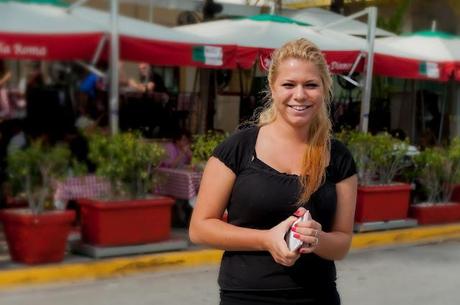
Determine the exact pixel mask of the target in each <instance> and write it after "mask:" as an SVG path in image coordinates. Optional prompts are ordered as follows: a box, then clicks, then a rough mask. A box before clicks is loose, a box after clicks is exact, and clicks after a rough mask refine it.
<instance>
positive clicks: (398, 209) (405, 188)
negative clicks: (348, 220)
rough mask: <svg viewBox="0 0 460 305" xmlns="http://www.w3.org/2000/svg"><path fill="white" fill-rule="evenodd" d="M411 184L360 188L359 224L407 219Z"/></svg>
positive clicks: (358, 204) (357, 211) (357, 212)
mask: <svg viewBox="0 0 460 305" xmlns="http://www.w3.org/2000/svg"><path fill="white" fill-rule="evenodd" d="M410 190H411V187H410V185H409V184H393V185H372V186H359V187H358V197H357V201H356V213H355V221H356V222H358V223H364V222H372V221H388V220H396V219H405V218H407V214H408V210H409V198H410Z"/></svg>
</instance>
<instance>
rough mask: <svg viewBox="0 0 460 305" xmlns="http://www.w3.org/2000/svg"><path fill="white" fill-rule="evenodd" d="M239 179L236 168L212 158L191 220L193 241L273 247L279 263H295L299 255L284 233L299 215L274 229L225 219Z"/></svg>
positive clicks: (243, 247) (221, 245) (234, 247)
mask: <svg viewBox="0 0 460 305" xmlns="http://www.w3.org/2000/svg"><path fill="white" fill-rule="evenodd" d="M235 179H236V176H235V174H234V173H233V171H232V170H230V169H229V168H228V167H227V166H226V165H225V164H224V163H222V162H221V161H220V160H219V159H217V158H215V157H211V158H210V159H209V161H208V163H207V165H206V168H205V170H204V173H203V178H202V180H201V185H200V191H199V193H198V198H197V204H196V206H195V208H194V211H193V215H192V219H191V222H190V229H189V234H190V239H191V240H192V242H194V243H199V244H206V245H210V246H213V247H216V248H220V249H225V250H233V251H269V252H270V253H271V255H272V256H273V258H274V259H275V261H277V262H278V263H280V264H282V265H285V266H291V265H292V264H294V262H295V261H296V260H297V258H298V257H299V255H298V253H294V252H290V251H289V250H288V248H287V246H286V242H285V241H284V234H285V233H286V231H287V230H288V229H289V227H290V226H291V224H292V223H293V222H294V221H295V219H296V218H295V217H289V218H288V219H286V220H285V221H283V222H281V223H280V224H279V225H277V226H275V227H274V228H272V229H270V230H256V229H248V228H242V227H237V226H234V225H231V224H228V223H226V222H224V221H222V220H221V218H222V214H223V213H224V211H225V209H226V207H227V203H228V200H229V198H230V194H231V191H232V189H233V185H234V183H235Z"/></svg>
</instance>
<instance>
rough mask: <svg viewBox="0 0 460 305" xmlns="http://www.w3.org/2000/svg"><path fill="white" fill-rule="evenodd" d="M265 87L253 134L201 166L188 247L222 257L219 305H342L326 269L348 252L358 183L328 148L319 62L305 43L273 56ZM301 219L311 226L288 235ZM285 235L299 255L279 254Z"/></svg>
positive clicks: (325, 88) (344, 153) (338, 148)
mask: <svg viewBox="0 0 460 305" xmlns="http://www.w3.org/2000/svg"><path fill="white" fill-rule="evenodd" d="M268 82H269V89H270V91H269V95H270V103H269V104H268V106H267V108H266V109H265V110H264V111H263V112H262V113H261V114H260V116H259V124H258V126H257V127H253V128H248V129H245V130H242V131H240V132H238V133H236V134H234V135H233V136H231V137H230V138H229V139H228V140H226V141H225V142H223V143H222V144H221V145H219V146H218V147H217V148H216V150H215V151H214V155H213V157H211V158H210V159H209V161H208V163H207V165H206V168H205V170H204V173H203V178H202V182H201V186H200V192H199V194H198V199H197V205H196V207H195V209H194V212H193V216H192V220H191V225H190V238H191V240H192V241H193V242H195V243H201V244H207V245H211V246H213V247H217V248H221V249H224V250H226V251H225V253H224V256H223V258H222V263H221V268H220V273H219V280H218V281H219V285H220V289H221V292H220V296H221V304H222V305H229V304H321V305H329V304H331V305H332V304H333V305H335V304H340V299H339V295H338V293H337V289H336V285H335V280H336V272H335V265H334V262H333V261H334V260H337V259H342V258H344V257H345V255H346V254H347V252H348V250H349V248H350V244H351V239H352V228H353V217H354V211H355V201H356V188H357V178H356V169H355V164H354V161H353V159H352V157H351V155H350V153H349V151H348V150H347V149H346V148H345V146H344V145H343V144H341V143H339V142H338V141H336V140H331V134H330V133H331V122H330V120H329V116H328V108H329V100H330V92H331V86H332V80H331V77H330V75H329V72H328V69H327V64H326V61H325V59H324V57H323V55H322V54H321V52H320V50H319V49H318V48H317V47H316V46H315V45H313V44H312V43H310V42H309V41H307V40H305V39H299V40H296V41H292V42H289V43H287V44H285V45H284V46H283V47H281V48H280V49H279V50H277V51H275V53H274V54H273V56H272V63H271V66H270V70H269V73H268ZM225 209H227V211H228V223H225V222H223V221H221V220H220V218H221V216H222V214H223V213H224V211H225ZM306 209H308V210H309V212H310V214H311V217H312V220H308V221H302V222H299V223H298V224H297V225H296V226H294V227H293V228H291V225H292V224H293V223H294V221H295V220H296V219H297V217H300V216H303V214H304V213H305V211H306ZM293 214H294V216H292V215H293ZM288 230H293V231H294V232H295V235H294V236H295V238H298V239H299V240H300V241H302V242H303V245H302V247H301V248H300V249H298V250H296V251H289V249H288V248H287V246H286V242H285V240H284V236H285V234H286V232H287V231H288Z"/></svg>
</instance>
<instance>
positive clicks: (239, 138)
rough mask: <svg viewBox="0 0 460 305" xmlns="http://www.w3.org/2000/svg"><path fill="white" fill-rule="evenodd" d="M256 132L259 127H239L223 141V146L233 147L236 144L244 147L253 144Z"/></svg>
mask: <svg viewBox="0 0 460 305" xmlns="http://www.w3.org/2000/svg"><path fill="white" fill-rule="evenodd" d="M258 130H259V127H258V126H255V125H250V126H244V127H241V128H239V129H237V130H235V131H234V132H233V133H232V134H231V135H230V136H229V137H228V138H227V139H225V141H224V142H223V144H228V145H232V146H233V145H238V144H240V145H241V144H243V145H246V144H249V143H251V142H255V139H256V138H257V132H258Z"/></svg>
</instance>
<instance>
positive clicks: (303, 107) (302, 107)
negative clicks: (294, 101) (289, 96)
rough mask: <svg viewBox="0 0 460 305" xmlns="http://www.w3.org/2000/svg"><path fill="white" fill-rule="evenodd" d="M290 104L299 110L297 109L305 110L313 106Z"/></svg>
mask: <svg viewBox="0 0 460 305" xmlns="http://www.w3.org/2000/svg"><path fill="white" fill-rule="evenodd" d="M288 106H289V107H291V108H292V109H294V110H297V111H303V110H305V109H307V108H310V107H311V106H309V105H288Z"/></svg>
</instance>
